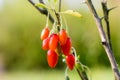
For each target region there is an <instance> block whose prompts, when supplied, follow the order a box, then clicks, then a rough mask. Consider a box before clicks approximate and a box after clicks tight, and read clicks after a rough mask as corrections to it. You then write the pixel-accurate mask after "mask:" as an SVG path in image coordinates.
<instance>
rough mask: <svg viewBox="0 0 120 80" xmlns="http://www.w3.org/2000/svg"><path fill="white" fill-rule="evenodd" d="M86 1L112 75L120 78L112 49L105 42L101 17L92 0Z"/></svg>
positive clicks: (117, 78)
mask: <svg viewBox="0 0 120 80" xmlns="http://www.w3.org/2000/svg"><path fill="white" fill-rule="evenodd" d="M86 3H87V5H88V8H89V9H90V11H91V13H92V14H93V17H94V19H95V21H96V25H97V28H98V31H99V34H100V37H101V41H102V45H103V47H104V49H105V51H106V54H107V56H108V58H109V61H110V64H111V68H112V70H113V73H114V77H115V79H116V80H120V72H119V69H118V66H117V63H116V60H115V57H114V55H113V51H112V49H111V47H110V45H109V43H108V42H107V38H106V35H105V32H104V29H103V25H102V22H101V19H100V18H99V16H98V14H97V12H96V10H95V8H94V6H93V3H92V1H91V0H86Z"/></svg>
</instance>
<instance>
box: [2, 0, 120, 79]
mask: <svg viewBox="0 0 120 80" xmlns="http://www.w3.org/2000/svg"><path fill="white" fill-rule="evenodd" d="M35 1H36V2H37V0H35ZM81 1H82V0H81ZM81 1H80V0H63V1H62V10H67V9H73V10H76V11H78V12H80V13H81V14H82V18H77V17H74V16H70V15H65V18H66V21H67V25H68V28H69V34H70V37H71V39H72V45H73V46H74V47H75V48H76V51H77V54H78V55H80V61H81V62H82V63H83V64H85V65H87V66H88V67H89V68H90V70H91V72H92V76H93V80H96V79H97V80H101V79H102V80H113V78H114V77H113V74H112V70H111V69H110V63H109V61H108V58H107V55H106V53H105V51H104V49H103V47H102V45H101V41H100V37H99V33H98V30H97V27H96V24H95V21H94V19H93V17H92V15H91V13H90V12H89V10H88V8H87V6H86V5H85V4H82V3H81ZM100 1H101V0H93V3H94V5H95V7H96V9H97V12H98V13H99V15H100V16H101V17H102V16H103V14H102V9H101V5H100ZM45 2H47V0H45ZM108 6H109V8H111V7H114V6H118V7H117V8H116V9H114V10H112V11H111V13H110V15H109V16H110V26H111V39H112V45H113V51H114V53H115V54H114V55H115V58H116V60H117V63H118V65H120V61H119V60H120V15H119V13H120V1H119V0H112V1H111V0H108ZM55 7H57V4H55ZM56 9H57V8H56ZM103 23H104V22H103ZM45 25H46V16H44V15H42V14H40V13H39V12H38V11H37V10H36V9H35V8H34V7H33V6H32V5H31V4H30V3H29V2H28V1H27V0H0V80H63V79H64V69H65V67H66V65H65V63H63V62H62V60H61V59H60V60H59V63H58V65H57V66H56V68H55V69H50V68H49V67H48V64H47V60H46V51H43V50H42V48H41V44H42V41H41V40H40V38H39V37H40V33H41V30H42V29H43V28H44V27H45ZM63 25H64V26H65V24H64V23H63ZM104 25H105V24H104ZM49 26H50V28H51V27H52V24H51V23H50V22H49ZM104 29H105V30H106V27H104ZM56 73H57V74H56ZM69 73H70V75H71V78H72V79H71V80H80V79H79V77H78V75H77V73H76V72H75V71H70V72H69Z"/></svg>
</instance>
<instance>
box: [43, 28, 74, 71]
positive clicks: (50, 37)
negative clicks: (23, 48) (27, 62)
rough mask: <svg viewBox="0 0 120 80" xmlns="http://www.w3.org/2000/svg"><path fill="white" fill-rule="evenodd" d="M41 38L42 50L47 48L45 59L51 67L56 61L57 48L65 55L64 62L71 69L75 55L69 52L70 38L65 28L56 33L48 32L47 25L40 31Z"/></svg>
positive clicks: (57, 56)
mask: <svg viewBox="0 0 120 80" xmlns="http://www.w3.org/2000/svg"><path fill="white" fill-rule="evenodd" d="M41 40H43V43H42V48H43V50H48V52H47V61H48V65H49V66H50V67H51V68H54V67H55V66H56V64H57V63H58V58H59V53H58V51H57V50H58V49H60V51H61V52H62V54H63V55H65V58H66V64H67V66H68V68H69V69H70V70H73V68H74V65H75V56H74V55H73V54H72V53H71V39H70V38H69V37H68V35H67V32H66V30H65V29H62V30H60V31H59V32H58V33H52V34H50V30H49V28H48V27H45V28H44V29H43V30H42V32H41Z"/></svg>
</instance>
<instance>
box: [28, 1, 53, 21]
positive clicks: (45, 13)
mask: <svg viewBox="0 0 120 80" xmlns="http://www.w3.org/2000/svg"><path fill="white" fill-rule="evenodd" d="M28 1H29V2H30V3H31V4H32V5H33V6H34V7H35V8H36V9H37V10H38V11H39V12H40V13H42V14H44V15H46V16H48V10H47V9H43V8H39V7H37V6H35V3H34V2H33V1H32V0H28ZM39 2H40V3H42V4H44V2H43V0H39ZM49 19H50V21H51V22H52V23H54V19H53V17H52V16H51V15H50V14H49Z"/></svg>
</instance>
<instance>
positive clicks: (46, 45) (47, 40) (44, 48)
mask: <svg viewBox="0 0 120 80" xmlns="http://www.w3.org/2000/svg"><path fill="white" fill-rule="evenodd" d="M49 40H50V38H49V37H47V38H46V39H44V40H43V43H42V49H43V50H48V49H49Z"/></svg>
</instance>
